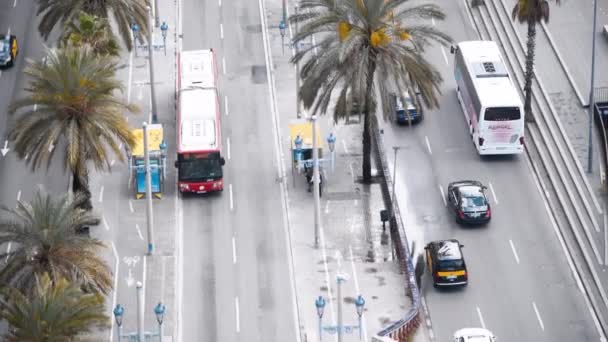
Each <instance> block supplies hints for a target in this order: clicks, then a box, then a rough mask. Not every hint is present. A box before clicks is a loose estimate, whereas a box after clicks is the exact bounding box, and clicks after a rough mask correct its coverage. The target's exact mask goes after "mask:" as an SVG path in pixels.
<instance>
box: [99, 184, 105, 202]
mask: <svg viewBox="0 0 608 342" xmlns="http://www.w3.org/2000/svg"><path fill="white" fill-rule="evenodd" d="M103 189H104V187H103V185H102V186H101V189H100V190H99V203H101V202H103Z"/></svg>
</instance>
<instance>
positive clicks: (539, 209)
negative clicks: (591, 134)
mask: <svg viewBox="0 0 608 342" xmlns="http://www.w3.org/2000/svg"><path fill="white" fill-rule="evenodd" d="M450 83H453V81H450V80H446V88H447V87H449V84H450ZM445 101H446V103H442V109H441V110H440V111H439V113H436V117H438V118H440V120H437V121H436V123H437V124H438V126H439V127H440V128H439V129H434V130H433V131H432V132H428V134H429V136H430V137H431V138H430V139H432V141H439V142H441V141H442V140H443V141H445V139H444V137H446V134H448V132H450V131H451V135H450V136H447V137H449V138H452V140H451V142H450V145H451V147H452V148H453V149H454V150H451V151H450V152H446V153H441V150H442V149H440V150H439V151H440V152H439V153H437V154H436V155H434V156H435V158H436V162H437V166H438V168H439V170H440V171H439V174H440V175H441V178H442V179H443V182H442V183H444V184H446V186H447V183H448V182H450V181H453V180H458V179H477V180H480V181H482V182H484V183H485V184H486V185H489V184H490V183H489V182H491V184H492V185H493V186H492V188H493V189H495V190H498V191H497V193H498V195H497V196H496V197H494V193H492V192H491V191H490V190H489V191H488V196H489V198H490V201H491V202H492V203H493V218H492V222H491V223H490V224H489V225H488V227H487V229H482V230H479V231H477V230H473V231H466V230H462V231H458V230H456V231H455V232H453V233H456V234H455V237H457V238H459V237H462V238H466V237H467V235H464V234H469V233H470V232H473V234H480V235H481V234H483V235H481V236H484V238H483V240H480V241H476V240H475V239H474V238H473V239H472V240H471V241H470V242H469V243H465V244H466V245H469V246H468V248H466V251H474V252H473V253H475V254H473V255H474V256H473V257H471V252H469V253H468V255H469V257H468V258H467V260H475V257H479V256H480V255H482V256H483V260H485V262H488V263H490V264H492V265H495V266H497V265H502V268H500V267H493V268H489V269H488V270H487V272H489V273H487V274H484V273H479V274H480V277H479V278H480V279H484V281H487V279H496V278H495V277H497V274H498V277H500V278H506V279H509V280H511V279H512V280H514V283H513V284H510V286H504V285H505V284H504V283H503V282H499V283H496V282H495V281H494V280H491V281H490V283H489V284H488V286H486V287H485V289H484V288H483V287H482V288H481V289H480V290H479V291H480V292H481V293H485V294H486V296H485V297H488V298H492V297H493V294H494V293H496V291H495V290H494V289H500V291H499V293H502V294H506V296H507V298H512V300H511V305H509V306H501V305H492V306H491V307H490V308H489V312H488V313H487V316H488V317H489V318H488V319H492V317H497V318H498V319H497V320H496V321H497V322H498V325H497V329H496V330H497V331H500V330H503V328H504V330H505V332H504V334H509V331H511V329H510V328H511V327H512V326H522V325H521V324H522V323H521V322H516V321H510V320H512V319H514V320H519V314H518V312H520V311H521V312H526V311H529V309H530V308H531V303H530V302H518V301H519V298H521V291H522V290H521V289H526V288H529V289H530V290H531V291H532V292H534V293H536V295H537V296H540V297H536V298H537V299H535V301H536V302H539V301H547V302H548V301H551V300H552V299H553V298H554V297H555V296H563V297H564V298H565V299H564V300H567V301H570V302H571V303H572V306H573V307H574V308H575V310H574V312H569V313H565V316H560V317H555V316H553V317H548V318H546V319H547V321H548V322H547V324H545V325H546V326H547V327H548V326H549V325H550V324H551V323H554V322H555V321H557V322H564V321H569V322H574V321H578V317H587V322H588V323H591V317H590V316H589V315H588V314H587V313H588V310H584V305H582V303H583V298H582V297H580V294H579V293H578V292H577V291H574V292H573V290H574V288H572V286H571V282H572V279H571V277H569V268H568V264H567V262H566V260H565V256H564V254H563V251H560V248H559V244H558V241H557V239H556V237H555V235H554V232H553V231H552V229H551V224H550V221H549V219H548V217H547V215H546V213H545V209H544V207H543V204H542V199H541V198H540V196H539V195H538V192H537V191H536V187H535V185H534V182H533V180H532V177H531V174H530V170H529V169H528V167H527V165H526V164H525V160H524V159H523V158H522V157H515V158H513V157H498V158H480V157H479V156H478V155H477V154H476V152H475V149H474V147H473V145H472V142H471V140H470V137H469V135H468V131H467V126H466V123H465V122H464V120H463V118H464V116H463V115H462V114H460V115H456V116H455V115H453V113H454V110H452V108H457V110H458V111H461V110H460V108H459V104H458V101H457V100H456V99H455V96H447V97H446V98H445ZM435 132H440V133H435ZM438 144H439V145H441V143H438ZM447 147H448V146H446V148H447ZM444 151H445V149H444ZM447 170H449V172H445V171H447ZM497 198H500V202H499V203H498V204H497V203H496V202H495V201H496V199H497ZM523 198H525V199H526V200H522V199H523ZM503 213H505V214H506V216H503V215H502V214H503ZM514 214H516V215H519V216H513V215H514ZM452 222H453V221H452ZM452 224H454V223H452ZM530 227H542V228H543V229H542V230H539V229H538V228H535V229H536V230H533V231H534V233H536V234H530V230H531V228H530ZM506 232H509V235H504V234H505V233H506ZM437 238H445V237H437ZM470 238H471V237H470ZM526 238H527V239H532V241H534V242H535V243H543V244H545V245H546V246H551V248H552V249H553V250H555V251H559V252H560V253H559V254H558V255H554V256H553V257H552V258H550V257H549V254H545V255H544V258H541V256H536V257H534V258H531V259H530V261H528V262H530V263H531V264H532V265H534V266H536V267H537V268H540V266H542V265H545V266H546V265H554V266H553V267H555V268H558V269H560V268H561V269H564V270H567V271H566V272H565V274H567V276H566V278H563V279H553V278H540V277H539V274H543V272H540V271H539V270H536V269H525V268H523V269H517V270H516V269H511V268H509V265H510V264H509V262H511V261H513V255H512V253H511V252H510V251H509V250H508V249H504V248H503V249H501V250H502V251H503V252H501V253H500V254H496V249H487V245H488V244H489V243H493V244H495V245H496V246H498V245H501V244H502V245H503V246H508V245H507V243H508V241H509V240H510V239H513V240H517V241H519V240H521V241H524V240H525V239H526ZM486 249H487V250H486ZM484 250H486V252H484ZM556 253H557V252H556ZM541 260H542V261H543V262H544V264H543V263H541V264H539V262H540V261H541ZM469 264H470V265H471V270H472V272H479V270H477V271H476V270H475V267H472V266H473V265H474V261H469ZM473 274H475V273H472V275H471V281H472V282H473V281H474V279H475V278H474V276H473ZM549 275H550V274H549ZM492 282H494V284H492ZM555 283H557V284H559V285H560V286H556V287H554V288H550V289H546V291H542V290H540V289H542V288H544V287H545V286H548V285H550V284H555ZM520 284H527V287H526V288H521V285H520ZM518 288H520V290H519V291H515V290H514V289H518ZM471 289H472V287H471V286H469V289H467V291H469V290H471ZM560 290H561V291H560ZM509 294H510V295H509ZM528 297H529V298H531V297H533V296H532V295H529V296H528ZM428 302H429V306H433V305H434V299H433V298H432V297H431V298H430V299H428ZM482 302H484V303H487V302H488V299H487V298H484V299H483V300H482ZM437 304H439V303H437ZM505 308H513V309H514V310H512V311H506V312H505V311H502V310H505ZM433 318H434V319H435V317H433ZM531 318H534V316H531ZM525 322H526V324H529V322H530V321H525ZM532 322H533V321H532ZM588 327H590V328H593V326H592V325H588ZM558 328H559V325H556V329H554V330H552V331H551V333H556V334H558V333H561V332H560V331H559V329H558ZM523 331H526V332H527V331H529V330H528V329H524V330H523ZM569 331H572V330H569ZM441 333H442V331H439V332H438V334H441ZM443 333H445V334H449V333H450V332H443ZM564 333H565V332H564ZM547 335H548V334H545V336H547ZM446 336H447V335H446ZM504 336H508V335H503V337H504ZM554 336H557V335H554Z"/></svg>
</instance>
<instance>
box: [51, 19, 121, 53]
mask: <svg viewBox="0 0 608 342" xmlns="http://www.w3.org/2000/svg"><path fill="white" fill-rule="evenodd" d="M61 42H62V43H63V46H67V45H72V46H75V47H82V46H85V45H86V46H89V47H90V48H91V49H92V50H93V53H95V54H96V55H102V56H105V55H108V56H113V57H118V56H119V55H120V46H119V45H118V42H117V41H116V37H115V36H114V34H113V33H112V31H111V30H110V25H109V23H108V20H107V19H105V18H99V17H97V16H95V15H91V14H87V13H84V12H81V13H80V16H79V17H78V20H77V21H74V22H71V23H69V25H67V27H66V28H65V30H64V32H63V35H62V37H61Z"/></svg>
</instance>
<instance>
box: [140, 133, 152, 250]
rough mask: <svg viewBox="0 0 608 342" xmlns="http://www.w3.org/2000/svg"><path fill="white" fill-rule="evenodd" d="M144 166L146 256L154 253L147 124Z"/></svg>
mask: <svg viewBox="0 0 608 342" xmlns="http://www.w3.org/2000/svg"><path fill="white" fill-rule="evenodd" d="M143 131H144V166H145V168H146V223H147V225H146V226H147V231H148V255H152V253H153V252H154V231H153V228H154V227H153V226H154V213H153V212H152V175H151V172H150V151H149V148H148V123H146V122H144V124H143Z"/></svg>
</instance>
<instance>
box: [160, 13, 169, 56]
mask: <svg viewBox="0 0 608 342" xmlns="http://www.w3.org/2000/svg"><path fill="white" fill-rule="evenodd" d="M168 30H169V25H167V23H166V22H164V21H163V23H162V25H160V32H161V33H162V35H163V49H164V50H165V56H166V55H167V31H168Z"/></svg>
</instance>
